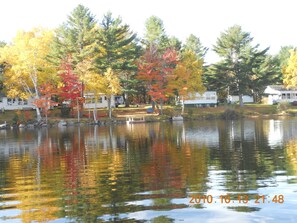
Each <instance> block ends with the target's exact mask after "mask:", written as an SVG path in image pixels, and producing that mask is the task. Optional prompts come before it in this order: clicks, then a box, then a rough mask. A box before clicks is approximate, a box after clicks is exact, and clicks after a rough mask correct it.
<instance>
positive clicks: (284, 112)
mask: <svg viewBox="0 0 297 223" xmlns="http://www.w3.org/2000/svg"><path fill="white" fill-rule="evenodd" d="M149 107H151V106H150V105H140V106H137V107H136V106H135V107H129V108H126V107H120V108H114V109H113V111H112V118H111V119H109V118H108V117H107V110H106V109H98V111H97V121H96V122H95V121H94V118H93V112H92V111H87V110H85V111H83V115H82V116H81V117H80V118H79V119H78V118H77V113H76V112H73V113H72V114H71V115H70V116H69V117H61V111H60V109H57V108H56V109H54V110H52V111H51V113H50V114H49V115H48V125H46V126H55V125H58V124H59V123H61V121H64V122H65V123H67V124H69V125H76V124H88V125H95V124H97V125H109V124H122V123H126V121H127V120H128V119H129V118H135V119H141V120H144V121H145V122H154V121H166V120H168V121H169V120H171V119H172V117H176V116H182V117H183V119H184V120H211V119H226V120H228V119H239V118H247V117H248V118H279V117H280V116H281V117H287V116H297V106H291V105H288V106H286V107H280V106H278V105H263V104H246V105H244V106H243V107H240V106H239V105H221V106H218V107H205V108H202V107H198V108H196V107H193V108H185V111H184V113H183V114H182V111H181V108H180V107H175V106H164V109H163V114H160V112H159V111H157V110H155V112H153V113H148V112H147V109H148V108H149ZM3 123H7V125H9V126H15V127H17V126H19V125H21V126H27V125H31V126H32V125H36V121H35V110H31V111H5V112H4V113H3V112H2V113H0V124H3ZM42 125H43V126H45V118H44V120H43V122H42Z"/></svg>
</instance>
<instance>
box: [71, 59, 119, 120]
mask: <svg viewBox="0 0 297 223" xmlns="http://www.w3.org/2000/svg"><path fill="white" fill-rule="evenodd" d="M76 69H77V72H78V73H81V75H80V77H81V78H82V81H83V82H84V83H85V84H84V86H85V91H86V92H88V93H91V94H92V95H93V96H94V99H95V101H97V100H98V97H99V96H100V95H105V96H106V98H107V103H108V116H109V118H111V116H112V110H111V99H112V97H113V96H114V95H117V94H120V93H121V92H122V88H121V85H120V79H119V78H118V76H117V75H115V74H114V72H113V70H112V69H111V68H107V71H106V72H105V73H104V74H103V75H101V74H98V73H96V72H94V71H93V69H92V61H91V60H85V61H83V62H81V63H80V64H78V65H77V67H76ZM95 107H96V105H95ZM95 113H96V110H95V109H94V119H95V121H96V118H95Z"/></svg>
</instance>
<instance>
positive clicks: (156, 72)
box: [137, 47, 177, 113]
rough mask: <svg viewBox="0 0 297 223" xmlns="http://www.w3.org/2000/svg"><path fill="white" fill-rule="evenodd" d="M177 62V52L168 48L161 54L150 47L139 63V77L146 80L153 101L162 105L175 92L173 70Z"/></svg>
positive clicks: (148, 92)
mask: <svg viewBox="0 0 297 223" xmlns="http://www.w3.org/2000/svg"><path fill="white" fill-rule="evenodd" d="M176 64H177V52H176V51H175V50H174V49H167V50H166V51H165V52H164V53H163V54H161V53H160V52H159V51H158V50H157V48H155V47H150V48H149V49H147V51H146V52H145V54H144V55H143V56H142V57H141V59H140V61H139V63H138V76H137V77H138V79H139V80H142V81H144V82H145V85H146V90H147V94H148V95H149V96H151V98H152V101H154V102H156V103H159V104H160V105H161V113H162V105H163V102H164V101H166V100H168V98H169V96H171V95H172V93H173V89H174V87H173V84H172V81H173V79H174V76H173V70H174V68H175V66H176Z"/></svg>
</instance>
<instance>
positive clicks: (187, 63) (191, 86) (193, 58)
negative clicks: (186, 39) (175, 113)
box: [174, 50, 206, 113]
mask: <svg viewBox="0 0 297 223" xmlns="http://www.w3.org/2000/svg"><path fill="white" fill-rule="evenodd" d="M202 74H203V60H202V59H197V55H196V53H195V52H194V51H191V50H186V51H184V52H183V53H182V54H181V58H180V60H179V62H178V63H177V66H176V68H175V70H174V75H175V79H174V85H175V86H176V87H175V89H176V91H177V95H178V97H179V98H180V100H181V101H182V106H183V102H184V99H185V98H189V97H191V94H195V93H196V92H199V93H202V92H204V91H205V90H206V89H205V87H204V85H203V82H202ZM182 108H183V109H182V113H183V111H184V106H183V107H182Z"/></svg>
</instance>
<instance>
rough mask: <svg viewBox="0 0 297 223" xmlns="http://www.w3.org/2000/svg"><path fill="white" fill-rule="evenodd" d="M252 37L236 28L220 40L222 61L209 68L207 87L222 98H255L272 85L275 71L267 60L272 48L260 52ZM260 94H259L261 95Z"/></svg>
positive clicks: (219, 48) (217, 45)
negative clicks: (246, 95)
mask: <svg viewBox="0 0 297 223" xmlns="http://www.w3.org/2000/svg"><path fill="white" fill-rule="evenodd" d="M252 41H253V38H252V37H251V36H250V33H248V32H244V31H242V29H241V27H240V26H238V25H235V26H233V27H231V28H229V29H228V30H227V31H225V32H223V33H222V34H221V36H220V37H219V38H218V39H217V43H216V45H215V46H214V51H215V52H216V53H217V54H218V55H219V56H220V57H221V60H220V61H219V62H218V63H216V64H213V65H212V66H210V67H209V69H208V72H207V79H206V80H207V84H208V86H210V87H211V88H212V89H216V90H217V91H219V93H220V94H221V95H224V93H225V95H224V97H225V96H227V94H230V95H232V94H235V95H239V99H240V105H241V106H242V105H243V102H242V95H244V94H248V95H254V94H255V92H259V89H262V88H263V86H264V85H267V84H269V80H270V79H271V78H270V76H271V74H274V72H275V70H273V69H272V67H271V64H270V63H269V61H270V60H269V58H267V51H268V49H269V48H266V49H264V50H259V49H258V48H259V45H255V46H253V45H252ZM257 94H258V93H257Z"/></svg>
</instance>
